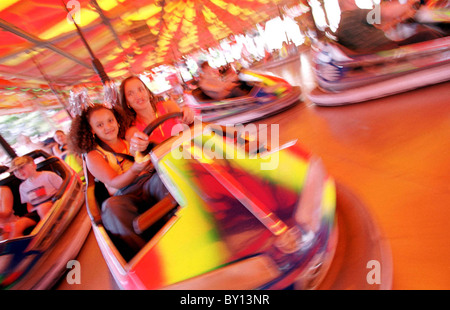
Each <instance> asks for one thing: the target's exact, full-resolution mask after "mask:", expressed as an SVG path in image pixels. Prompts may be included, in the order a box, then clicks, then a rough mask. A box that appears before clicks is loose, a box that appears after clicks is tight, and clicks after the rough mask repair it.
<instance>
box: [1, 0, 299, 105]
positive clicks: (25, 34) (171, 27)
mask: <svg viewBox="0 0 450 310" xmlns="http://www.w3.org/2000/svg"><path fill="white" fill-rule="evenodd" d="M296 3H298V1H290V0H227V1H223V0H165V1H164V0H77V1H75V0H39V1H31V0H2V1H1V2H0V91H4V90H5V89H6V90H7V91H9V92H10V93H11V92H16V91H17V90H19V89H20V90H21V92H26V93H28V92H29V90H30V89H31V90H34V94H32V98H35V96H34V95H35V94H38V93H39V90H40V89H45V91H46V92H45V93H39V94H40V96H41V97H42V96H44V97H45V96H46V95H48V96H49V98H50V97H52V96H53V94H52V93H51V92H49V89H48V84H49V83H50V84H51V85H54V86H57V87H58V86H68V85H74V84H80V83H99V82H100V78H99V76H98V74H96V72H95V71H94V69H93V66H92V59H93V56H95V57H96V58H98V59H99V60H100V62H101V63H102V64H103V66H104V68H105V72H106V73H107V75H108V76H109V78H111V79H115V78H118V79H121V78H123V77H125V76H127V75H129V74H132V73H134V74H136V73H141V72H143V71H144V70H145V69H148V68H151V67H152V66H155V65H157V64H161V63H171V62H172V61H173V60H174V59H177V58H179V57H181V56H183V55H185V54H188V53H190V52H193V51H195V50H196V49H199V48H206V47H212V46H214V45H216V44H217V43H218V42H219V40H221V39H224V38H227V37H229V36H230V35H231V34H239V33H244V32H245V31H247V30H251V29H252V28H253V27H254V25H255V24H257V23H261V22H264V21H266V20H268V19H270V18H273V17H274V16H277V15H279V14H280V11H279V10H280V7H281V6H283V5H286V4H296ZM69 13H70V14H69ZM70 16H73V18H74V20H75V22H76V25H78V26H79V28H80V29H81V32H82V34H83V37H84V38H85V40H86V42H87V44H88V45H89V47H90V49H91V51H92V53H90V52H89V50H88V48H87V47H86V44H85V43H84V42H83V40H82V36H80V34H79V33H78V32H77V29H76V25H75V24H74V23H73V22H72V21H71V20H70ZM17 87H20V88H17ZM3 94H4V93H3ZM17 96H18V95H16V96H15V97H12V98H13V99H12V100H11V97H9V100H7V101H9V102H7V101H5V100H4V96H2V97H3V98H2V100H1V102H0V109H1V108H6V107H8V105H18V103H19V102H22V103H23V102H24V101H23V99H22V100H17V99H20V98H18V97H17ZM22 96H23V94H22ZM33 96H34V97H33ZM19 97H20V96H19ZM44 101H45V100H44ZM50 101H53V102H55V100H54V99H53V100H50ZM55 103H57V102H55ZM44 105H45V104H44Z"/></svg>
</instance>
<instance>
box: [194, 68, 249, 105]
mask: <svg viewBox="0 0 450 310" xmlns="http://www.w3.org/2000/svg"><path fill="white" fill-rule="evenodd" d="M200 68H201V73H200V79H199V83H198V86H199V88H200V89H201V90H202V91H203V93H205V94H206V95H207V96H209V97H210V98H212V99H218V100H221V99H225V98H233V97H240V96H244V95H246V94H247V92H246V91H245V90H243V89H241V87H240V86H241V85H240V84H241V82H240V81H239V77H238V75H237V73H236V72H235V71H234V70H232V69H231V68H230V69H228V70H227V71H226V72H225V73H224V74H221V73H220V72H219V70H218V69H215V68H212V67H211V66H210V65H209V63H208V62H207V61H205V62H203V63H202V64H201V66H200Z"/></svg>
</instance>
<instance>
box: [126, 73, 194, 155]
mask: <svg viewBox="0 0 450 310" xmlns="http://www.w3.org/2000/svg"><path fill="white" fill-rule="evenodd" d="M119 92H120V105H121V107H122V110H123V111H124V115H125V122H124V125H125V126H126V127H127V131H126V135H125V137H126V139H127V141H129V142H130V143H131V145H133V146H134V147H136V149H137V150H140V151H143V150H145V149H146V148H147V145H148V144H149V141H152V142H155V143H161V142H162V141H164V140H166V139H167V138H169V137H171V135H172V134H175V133H177V132H179V131H181V130H182V129H184V128H183V124H185V125H189V124H191V123H192V122H193V121H194V112H193V111H192V109H190V108H188V107H184V108H183V109H180V108H179V107H178V105H177V104H176V103H175V102H174V101H172V100H168V101H162V100H158V98H157V97H155V96H154V95H153V93H152V92H151V91H150V89H148V87H147V86H146V85H145V84H144V83H143V82H142V81H141V80H140V79H139V77H137V76H130V77H128V78H126V79H124V80H123V81H122V83H121V84H120V89H119ZM180 111H181V112H182V113H183V117H182V119H181V123H180V122H179V121H178V120H175V119H169V120H168V121H166V122H164V123H163V124H162V125H161V126H160V127H159V128H158V129H157V130H155V131H153V133H152V134H151V135H150V137H149V136H147V135H146V134H145V133H143V132H142V131H143V130H144V129H145V127H147V126H148V125H149V124H150V123H151V122H152V121H153V120H155V119H156V118H158V117H159V116H162V115H164V114H167V113H172V112H180Z"/></svg>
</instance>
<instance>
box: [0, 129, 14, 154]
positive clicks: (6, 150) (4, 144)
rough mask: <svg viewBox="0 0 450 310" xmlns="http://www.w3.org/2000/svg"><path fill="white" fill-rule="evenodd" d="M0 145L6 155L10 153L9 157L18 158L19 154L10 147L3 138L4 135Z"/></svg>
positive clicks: (0, 138)
mask: <svg viewBox="0 0 450 310" xmlns="http://www.w3.org/2000/svg"><path fill="white" fill-rule="evenodd" d="M0 144H1V146H2V147H3V149H4V150H5V152H6V153H8V155H9V157H11V158H16V157H17V154H16V152H15V151H14V149H13V148H12V147H11V145H9V143H8V142H7V141H6V140H5V139H4V138H3V137H2V135H1V134H0Z"/></svg>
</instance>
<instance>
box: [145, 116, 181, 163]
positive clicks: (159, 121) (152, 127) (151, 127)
mask: <svg viewBox="0 0 450 310" xmlns="http://www.w3.org/2000/svg"><path fill="white" fill-rule="evenodd" d="M178 117H183V112H172V113H167V114H164V115H162V116H160V117H158V118H156V119H154V120H153V121H152V122H151V123H150V124H148V125H147V127H145V129H144V130H143V131H144V133H145V134H146V135H147V136H150V135H151V134H152V132H153V131H154V130H155V129H156V128H158V127H159V126H160V125H161V124H162V123H164V122H165V121H167V120H169V119H172V118H178ZM154 147H155V144H153V143H150V144H149V145H148V147H147V149H146V150H145V152H144V154H147V153H149V152H150V151H151V150H152V148H154Z"/></svg>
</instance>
